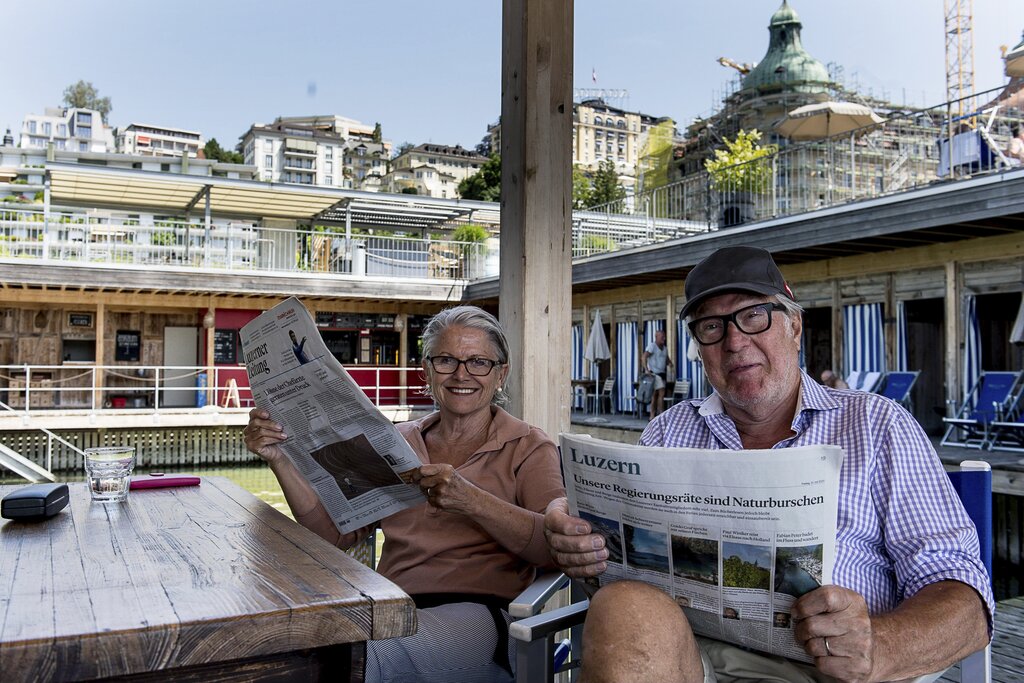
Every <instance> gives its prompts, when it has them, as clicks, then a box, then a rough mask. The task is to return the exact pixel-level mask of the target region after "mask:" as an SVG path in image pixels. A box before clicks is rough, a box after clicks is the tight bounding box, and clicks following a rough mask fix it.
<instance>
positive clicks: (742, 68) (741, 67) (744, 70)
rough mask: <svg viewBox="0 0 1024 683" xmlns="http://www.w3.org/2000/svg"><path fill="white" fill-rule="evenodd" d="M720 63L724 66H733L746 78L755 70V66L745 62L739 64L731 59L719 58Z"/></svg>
mask: <svg viewBox="0 0 1024 683" xmlns="http://www.w3.org/2000/svg"><path fill="white" fill-rule="evenodd" d="M718 63H719V64H721V65H722V66H731V67H732V68H734V69H736V70H737V71H739V72H740V73H741V74H743V75H744V76H745V75H747V74H748V73H750V70H751V69H753V68H754V65H753V64H747V63H746V62H744V63H743V64H739V63H737V62H736V61H735V60H732V59H729V58H728V57H719V58H718Z"/></svg>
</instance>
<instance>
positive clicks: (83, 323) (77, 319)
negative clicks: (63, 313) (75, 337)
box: [68, 313, 92, 327]
mask: <svg viewBox="0 0 1024 683" xmlns="http://www.w3.org/2000/svg"><path fill="white" fill-rule="evenodd" d="M68 326H70V327H92V313H68Z"/></svg>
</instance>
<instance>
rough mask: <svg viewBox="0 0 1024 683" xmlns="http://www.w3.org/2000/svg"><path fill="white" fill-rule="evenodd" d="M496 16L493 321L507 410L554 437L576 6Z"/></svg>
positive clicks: (528, 3)
mask: <svg viewBox="0 0 1024 683" xmlns="http://www.w3.org/2000/svg"><path fill="white" fill-rule="evenodd" d="M502 10H503V11H502V69H501V70H502V75H501V86H502V87H501V91H502V92H501V127H502V134H501V165H502V170H501V204H502V206H501V285H500V289H499V296H500V304H499V315H500V318H501V321H502V324H503V326H504V327H505V330H506V332H507V333H508V337H509V345H510V352H511V358H510V363H511V368H512V372H511V375H510V376H509V382H508V383H509V385H510V389H511V391H510V394H511V395H512V405H511V406H510V409H511V412H512V413H513V414H515V415H517V416H519V417H520V418H522V419H523V420H526V421H527V422H529V423H530V424H533V425H536V426H537V427H540V428H541V429H543V430H544V431H546V432H547V433H548V434H550V435H552V436H556V435H557V434H558V432H559V431H564V430H565V429H567V428H568V425H569V402H568V392H567V391H565V388H566V387H568V386H569V365H570V363H569V362H568V358H569V354H570V348H569V346H570V342H571V337H570V332H569V327H570V322H571V310H572V309H571V303H572V301H571V299H572V277H571V274H572V272H571V268H572V265H571V260H570V259H571V255H572V233H571V216H572V210H571V199H572V140H571V137H570V136H571V131H572V58H573V2H572V0H556V1H554V2H552V1H551V0H504V2H503V4H502ZM527 396H529V397H530V400H529V401H526V400H525V397H527Z"/></svg>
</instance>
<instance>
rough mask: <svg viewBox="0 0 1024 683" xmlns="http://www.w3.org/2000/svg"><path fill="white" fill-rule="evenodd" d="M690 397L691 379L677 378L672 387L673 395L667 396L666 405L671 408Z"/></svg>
mask: <svg viewBox="0 0 1024 683" xmlns="http://www.w3.org/2000/svg"><path fill="white" fill-rule="evenodd" d="M689 397H690V380H688V379H677V380H676V385H675V387H674V388H673V389H672V395H671V396H666V397H665V407H666V408H669V407H671V406H674V405H675V404H677V403H682V402H683V401H685V400H686V399H688V398H689Z"/></svg>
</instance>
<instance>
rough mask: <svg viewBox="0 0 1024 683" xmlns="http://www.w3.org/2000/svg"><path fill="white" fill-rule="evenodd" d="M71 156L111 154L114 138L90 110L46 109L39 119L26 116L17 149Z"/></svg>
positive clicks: (101, 119) (35, 116) (33, 115)
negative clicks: (51, 148)
mask: <svg viewBox="0 0 1024 683" xmlns="http://www.w3.org/2000/svg"><path fill="white" fill-rule="evenodd" d="M51 142H52V143H53V146H54V148H55V149H59V150H68V151H72V152H112V151H113V150H114V135H113V133H112V132H111V130H110V126H108V125H107V124H105V123H104V122H103V117H102V116H101V115H100V113H99V112H98V111H95V110H93V109H73V108H60V107H47V108H46V109H45V111H44V113H43V114H42V115H40V114H28V115H27V116H25V120H24V121H22V123H21V138H20V140H19V142H18V146H19V147H26V148H36V149H44V148H46V147H47V146H48V145H49V144H50V143H51Z"/></svg>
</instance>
